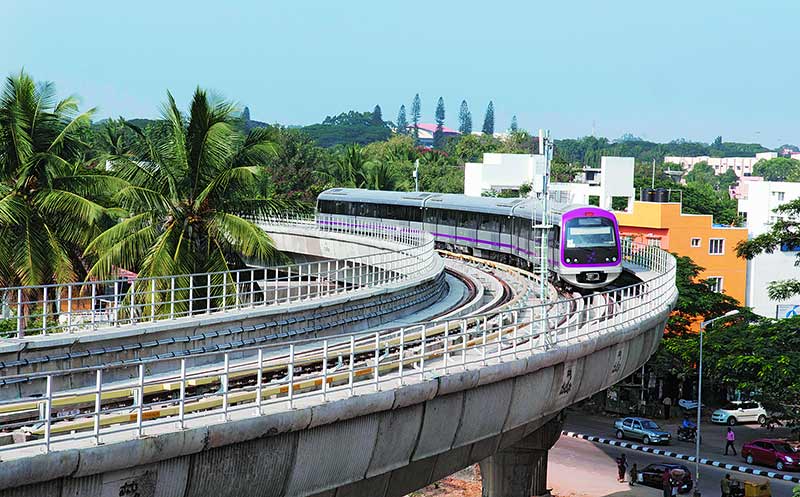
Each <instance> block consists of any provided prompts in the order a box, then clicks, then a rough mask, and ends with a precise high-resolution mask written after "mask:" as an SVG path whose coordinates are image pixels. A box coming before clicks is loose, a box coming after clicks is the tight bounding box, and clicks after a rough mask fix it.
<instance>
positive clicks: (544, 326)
mask: <svg viewBox="0 0 800 497" xmlns="http://www.w3.org/2000/svg"><path fill="white" fill-rule="evenodd" d="M539 152H540V153H541V154H542V155H544V171H543V173H542V177H541V184H540V185H537V186H538V187H539V188H537V189H538V190H540V191H539V192H537V193H539V195H540V196H539V199H540V200H541V202H542V216H541V217H542V219H541V222H540V223H539V224H535V219H536V215H535V213H534V208H533V203H531V214H532V215H531V231H532V232H533V233H536V231H537V230H538V231H540V237H539V240H540V244H539V299H540V303H541V309H542V316H541V328H540V333H541V334H542V335H543V336H544V337H545V341H546V343H548V344H551V340H552V337H551V336H550V333H549V323H548V316H547V314H548V313H547V305H546V304H547V277H548V276H549V274H548V273H549V268H548V262H549V261H548V254H547V248H548V245H549V244H548V239H549V234H550V229H551V228H552V225H551V224H550V209H549V203H548V197H549V192H548V190H549V182H550V160H551V159H552V156H553V141H552V140H551V139H550V130H547V132H545V131H543V130H541V129H540V130H539Z"/></svg>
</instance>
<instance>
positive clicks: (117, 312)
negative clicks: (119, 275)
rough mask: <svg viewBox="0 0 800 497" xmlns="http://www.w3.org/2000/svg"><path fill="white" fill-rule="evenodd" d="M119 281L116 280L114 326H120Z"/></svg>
mask: <svg viewBox="0 0 800 497" xmlns="http://www.w3.org/2000/svg"><path fill="white" fill-rule="evenodd" d="M119 307H120V298H119V280H114V326H119Z"/></svg>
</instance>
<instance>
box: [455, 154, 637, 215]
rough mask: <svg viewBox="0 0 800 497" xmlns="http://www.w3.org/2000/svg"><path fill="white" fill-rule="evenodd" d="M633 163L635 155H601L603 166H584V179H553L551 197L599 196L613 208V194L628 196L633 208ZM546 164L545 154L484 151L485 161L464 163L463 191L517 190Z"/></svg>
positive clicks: (577, 200)
mask: <svg viewBox="0 0 800 497" xmlns="http://www.w3.org/2000/svg"><path fill="white" fill-rule="evenodd" d="M633 164H634V161H633V158H632V157H602V158H601V159H600V169H587V170H584V173H583V178H584V179H585V181H583V182H573V183H551V184H550V198H551V199H553V200H555V201H556V202H558V203H576V204H588V203H589V201H590V198H591V197H598V199H599V202H600V207H603V208H604V209H611V201H612V199H613V198H614V197H626V198H627V199H628V206H629V207H628V209H629V210H630V208H632V206H633V199H634V196H635V192H634V188H633ZM544 168H545V161H544V156H543V155H532V154H483V162H468V163H466V164H465V165H464V194H465V195H470V196H473V197H480V196H481V194H482V193H483V192H488V191H492V190H493V191H497V192H499V191H504V190H505V191H508V190H512V191H518V190H519V188H520V186H521V185H523V184H525V183H533V182H534V180H535V178H536V177H537V176H541V175H542V174H543V172H544ZM589 173H591V174H589ZM598 173H599V175H598ZM589 176H591V178H590V177H589ZM598 176H599V178H598Z"/></svg>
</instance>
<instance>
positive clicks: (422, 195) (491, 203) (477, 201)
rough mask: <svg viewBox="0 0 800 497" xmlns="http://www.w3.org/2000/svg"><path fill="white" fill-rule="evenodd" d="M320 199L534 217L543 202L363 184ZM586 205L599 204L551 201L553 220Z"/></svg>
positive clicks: (331, 193)
mask: <svg viewBox="0 0 800 497" xmlns="http://www.w3.org/2000/svg"><path fill="white" fill-rule="evenodd" d="M319 199H320V200H347V201H350V202H367V203H379V204H383V203H390V204H393V205H408V206H415V207H423V206H424V207H429V208H439V209H454V210H463V211H472V212H483V213H488V214H500V215H507V216H510V215H511V214H512V211H513V213H514V214H516V215H519V216H522V217H527V218H531V217H532V216H533V213H534V212H539V211H540V210H541V204H540V203H539V202H538V201H536V200H533V199H530V198H498V197H469V196H466V195H463V194H460V193H434V192H394V191H381V190H365V189H361V188H331V189H328V190H325V191H324V192H322V193H320V194H319ZM584 207H594V208H597V207H595V206H590V205H584V204H560V203H557V202H554V203H552V204H551V211H550V216H551V219H552V221H553V222H557V220H558V219H559V218H560V217H561V215H562V214H563V213H565V212H569V211H571V210H574V209H580V208H584ZM609 214H610V213H609ZM611 215H613V214H611Z"/></svg>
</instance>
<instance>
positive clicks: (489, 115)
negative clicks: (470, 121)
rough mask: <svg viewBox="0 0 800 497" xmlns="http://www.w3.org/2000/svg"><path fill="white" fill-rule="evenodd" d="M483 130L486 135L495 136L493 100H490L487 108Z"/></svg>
mask: <svg viewBox="0 0 800 497" xmlns="http://www.w3.org/2000/svg"><path fill="white" fill-rule="evenodd" d="M481 130H482V131H483V134H485V135H493V134H494V103H492V101H491V100H489V105H488V106H487V107H486V115H485V116H484V117H483V128H481Z"/></svg>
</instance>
